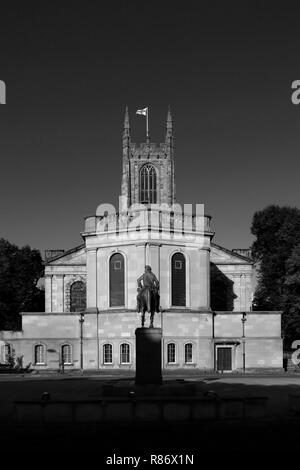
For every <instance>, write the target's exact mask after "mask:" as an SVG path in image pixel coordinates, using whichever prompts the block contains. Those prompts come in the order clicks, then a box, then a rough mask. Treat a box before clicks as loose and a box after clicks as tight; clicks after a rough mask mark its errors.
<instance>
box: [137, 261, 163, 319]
mask: <svg viewBox="0 0 300 470" xmlns="http://www.w3.org/2000/svg"><path fill="white" fill-rule="evenodd" d="M137 283H138V289H137V291H138V295H137V311H138V312H140V313H142V319H141V326H142V327H144V325H145V312H149V313H150V325H149V328H153V321H154V314H155V312H156V313H158V312H160V311H161V309H160V307H159V282H158V280H157V277H156V276H155V274H153V272H152V270H151V267H150V266H148V265H147V266H145V272H144V274H142V275H141V276H140V277H139V278H138V279H137Z"/></svg>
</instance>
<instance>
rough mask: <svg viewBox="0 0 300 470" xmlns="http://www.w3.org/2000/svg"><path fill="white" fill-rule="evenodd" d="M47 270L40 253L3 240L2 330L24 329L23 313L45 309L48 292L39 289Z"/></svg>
mask: <svg viewBox="0 0 300 470" xmlns="http://www.w3.org/2000/svg"><path fill="white" fill-rule="evenodd" d="M43 271H44V268H43V262H42V258H41V255H40V252H39V251H38V250H34V249H31V248H30V247H29V246H24V247H22V248H19V247H17V246H16V245H13V244H11V243H9V242H8V241H7V240H4V239H3V238H1V239H0V329H2V330H17V329H20V327H21V316H20V315H19V313H20V312H22V311H33V312H34V311H43V310H44V292H43V291H42V290H40V289H39V288H38V287H37V282H38V280H39V278H40V277H41V276H42V275H43Z"/></svg>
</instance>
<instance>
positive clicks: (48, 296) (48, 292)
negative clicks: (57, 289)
mask: <svg viewBox="0 0 300 470" xmlns="http://www.w3.org/2000/svg"><path fill="white" fill-rule="evenodd" d="M45 311H46V312H47V313H49V312H52V276H49V275H46V276H45Z"/></svg>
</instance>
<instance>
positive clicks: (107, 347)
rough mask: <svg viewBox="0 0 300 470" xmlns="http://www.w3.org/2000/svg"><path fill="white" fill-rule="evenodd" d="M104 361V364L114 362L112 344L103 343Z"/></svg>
mask: <svg viewBox="0 0 300 470" xmlns="http://www.w3.org/2000/svg"><path fill="white" fill-rule="evenodd" d="M103 362H104V364H112V345H111V344H104V345H103Z"/></svg>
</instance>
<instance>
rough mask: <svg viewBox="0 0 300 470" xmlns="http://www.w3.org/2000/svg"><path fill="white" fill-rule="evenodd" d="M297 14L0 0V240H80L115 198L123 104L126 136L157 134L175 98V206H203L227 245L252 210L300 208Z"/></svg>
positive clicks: (274, 7) (268, 8)
mask: <svg viewBox="0 0 300 470" xmlns="http://www.w3.org/2000/svg"><path fill="white" fill-rule="evenodd" d="M299 51H300V27H299V8H298V9H297V3H296V2H295V3H294V2H289V1H287V2H282V1H281V2H278V3H276V2H274V1H272V2H271V1H269V2H266V1H265V2H263V1H256V0H251V1H241V0H240V1H236V2H233V1H226V2H224V1H214V0H209V1H206V0H202V1H189V0H187V1H185V2H182V1H181V2H176V1H174V0H173V1H172V2H171V1H168V0H166V1H160V2H158V1H154V0H152V1H151V2H150V1H146V0H139V1H136V0H123V1H120V0H111V1H109V2H100V1H95V2H93V1H88V2H78V3H77V2H71V1H70V2H66V1H63V0H61V1H59V2H57V1H51V2H33V1H26V2H19V3H18V2H7V3H6V5H5V4H3V3H2V4H1V18H0V79H1V80H4V81H5V83H6V86H7V104H6V105H0V237H4V238H7V239H8V240H9V241H11V242H14V243H16V244H18V245H24V244H29V245H30V246H32V247H35V248H38V249H40V250H44V249H59V248H62V249H68V248H72V247H74V246H76V245H78V244H80V243H81V241H82V239H81V236H80V232H81V231H82V230H83V220H84V217H85V216H88V215H92V214H94V213H95V211H96V207H97V206H98V205H99V204H101V203H103V202H111V203H116V202H117V200H118V195H119V193H120V183H121V165H122V152H121V135H122V125H123V116H124V109H125V105H126V104H127V105H128V107H129V112H130V119H131V129H132V140H133V141H135V142H141V141H144V140H145V122H144V118H142V117H140V116H136V115H135V111H136V109H138V108H142V107H146V106H149V109H150V136H151V140H152V141H154V142H162V141H163V140H164V135H165V120H166V115H167V109H168V105H169V104H170V106H171V110H172V113H173V118H174V126H175V135H176V140H175V143H176V148H175V159H176V185H177V200H178V201H179V202H181V203H192V202H193V203H204V204H205V212H206V213H208V214H211V215H212V217H213V219H212V222H213V227H214V229H215V231H216V235H215V239H214V241H215V242H216V243H219V244H221V245H224V246H226V247H228V248H244V247H248V246H249V245H250V244H251V242H252V237H251V233H250V226H251V219H252V216H253V213H254V212H255V211H257V210H260V209H263V208H264V207H265V206H266V205H268V204H272V203H276V204H280V205H285V204H289V205H292V206H298V207H299V206H300V191H299V166H300V165H299V149H300V105H299V106H295V105H293V104H292V102H291V83H292V81H293V80H296V79H300V54H299Z"/></svg>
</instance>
